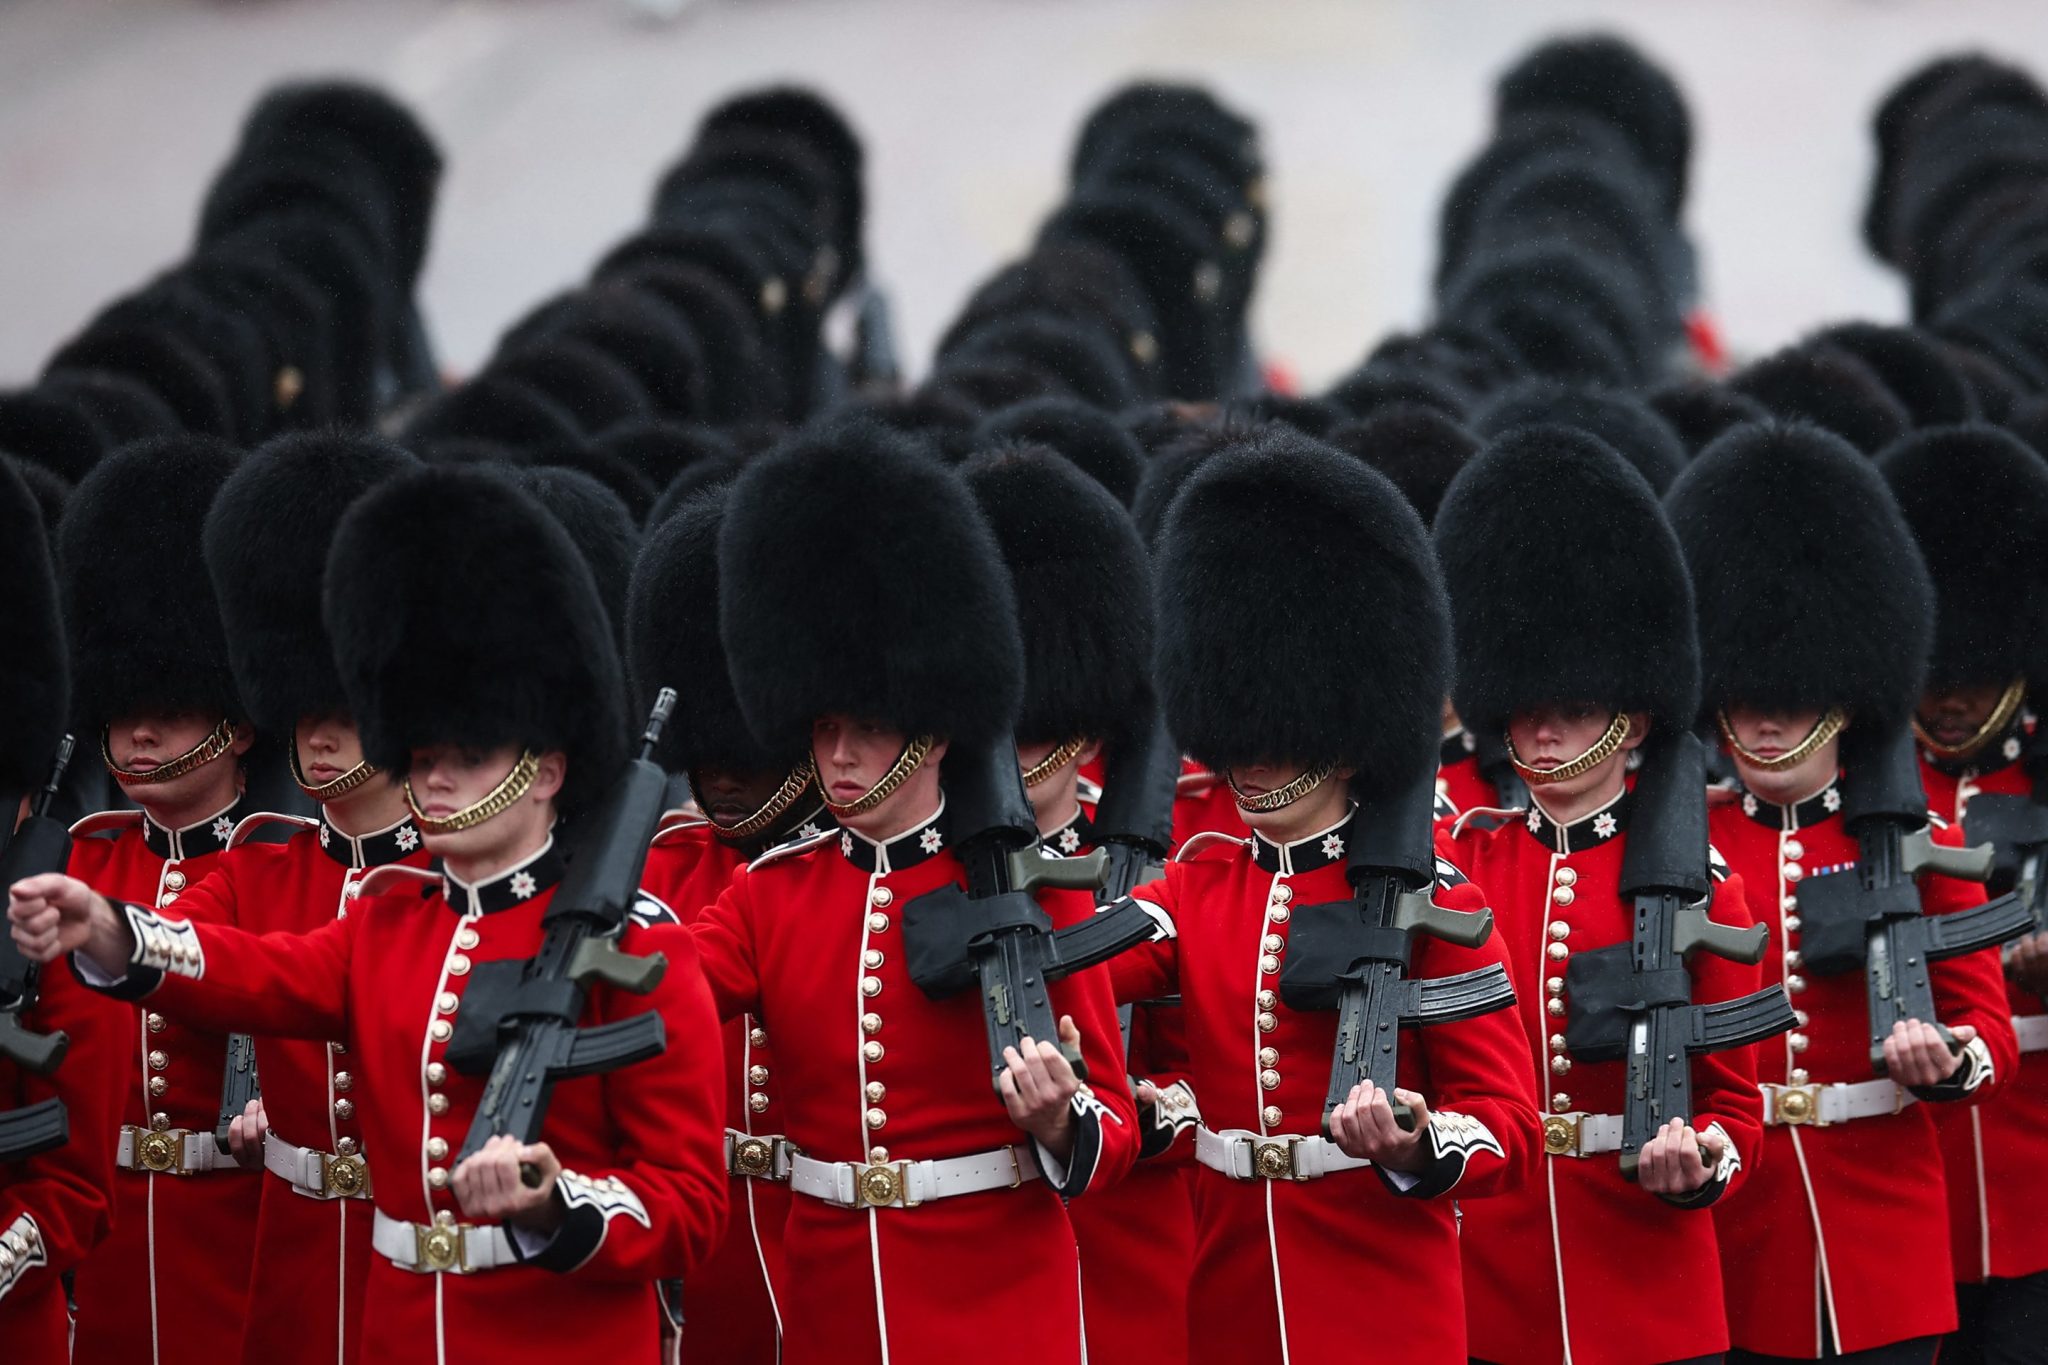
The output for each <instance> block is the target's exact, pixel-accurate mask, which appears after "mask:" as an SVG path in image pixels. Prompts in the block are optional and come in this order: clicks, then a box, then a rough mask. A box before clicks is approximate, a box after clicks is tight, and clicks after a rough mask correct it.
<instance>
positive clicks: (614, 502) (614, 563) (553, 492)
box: [510, 464, 640, 640]
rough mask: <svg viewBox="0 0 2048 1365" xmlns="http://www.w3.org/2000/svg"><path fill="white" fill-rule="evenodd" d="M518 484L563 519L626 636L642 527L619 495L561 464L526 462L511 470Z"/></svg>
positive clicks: (618, 633) (618, 628) (620, 633)
mask: <svg viewBox="0 0 2048 1365" xmlns="http://www.w3.org/2000/svg"><path fill="white" fill-rule="evenodd" d="M510 473H511V477H512V480H513V482H515V483H517V484H518V485H519V486H520V487H521V488H523V489H525V490H526V492H527V494H528V495H529V496H531V497H532V498H533V500H534V501H535V502H537V503H539V504H540V505H541V506H542V507H545V508H547V509H548V512H549V514H550V515H552V516H553V517H554V519H555V520H556V521H558V522H560V523H561V525H562V529H563V530H565V531H567V532H568V533H569V539H570V540H571V541H573V542H575V545H576V551H577V553H578V554H581V555H582V556H583V562H584V563H585V564H587V565H589V566H590V577H591V581H592V582H594V583H595V584H596V585H597V597H598V600H599V601H600V602H603V603H604V610H605V615H606V616H607V617H608V618H610V620H611V622H612V624H613V626H614V627H616V629H614V631H613V632H612V633H613V635H614V636H615V637H617V638H618V639H620V640H623V639H624V638H625V628H626V625H625V623H626V585H627V583H628V582H629V581H630V580H631V579H632V577H633V561H634V559H635V558H636V557H637V556H638V554H639V552H640V528H639V527H638V526H636V525H635V524H634V522H633V514H632V511H631V510H630V509H629V508H628V507H627V506H626V503H625V501H624V500H623V499H622V498H620V497H619V495H618V494H617V493H614V492H612V490H611V489H609V488H607V487H605V486H604V484H603V483H601V482H600V481H598V480H597V479H596V478H595V477H593V476H592V475H590V474H586V473H584V472H583V471H582V470H580V469H570V468H566V467H564V466H562V465H551V464H533V465H522V466H520V467H518V468H516V469H513V470H511V471H510Z"/></svg>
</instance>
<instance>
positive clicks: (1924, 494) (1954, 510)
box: [1877, 425, 2048, 686]
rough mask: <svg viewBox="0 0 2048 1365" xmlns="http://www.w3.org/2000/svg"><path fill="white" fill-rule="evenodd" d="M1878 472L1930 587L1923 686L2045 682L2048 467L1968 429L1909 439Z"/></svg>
mask: <svg viewBox="0 0 2048 1365" xmlns="http://www.w3.org/2000/svg"><path fill="white" fill-rule="evenodd" d="M1877 467H1878V471H1879V472H1880V473H1882V474H1883V475H1884V477H1885V481H1886V482H1887V483H1889V484H1890V485H1891V490H1892V497H1893V498H1894V499H1895V500H1896V501H1897V502H1898V504H1899V511H1900V512H1901V513H1902V514H1904V516H1905V518H1906V524H1907V525H1908V526H1910V527H1911V528H1912V529H1913V536H1914V538H1915V540H1917V541H1918V543H1919V546H1920V554H1921V557H1922V558H1923V559H1925V560H1926V561H1927V572H1928V575H1929V577H1931V578H1932V579H1933V580H1934V594H1935V602H1936V606H1937V613H1936V616H1935V622H1934V656H1933V661H1932V663H1931V665H1930V667H1929V669H1928V677H1927V681H1928V683H1929V684H1930V685H1934V686H1940V685H1953V684H1982V683H1996V684H2003V683H2007V682H2010V681H2012V680H2013V679H2014V678H2026V679H2027V680H2028V681H2029V682H2033V681H2035V680H2039V681H2040V682H2042V683H2044V684H2048V559H2044V557H2043V556H2042V554H2041V535H2042V528H2044V527H2048V460H2044V459H2043V458H2042V457H2041V456H2040V455H2039V454H2037V453H2036V452H2035V451H2034V450H2032V449H2031V448H2030V447H2028V446H2027V444H2026V443H2025V442H2023V441H2021V440H2020V439H2019V438H2018V437H2016V436H2013V435H2011V434H2010V433H2008V432H2005V431H2001V430H2000V429H1998V428H1997V427H1992V426H1981V425H1973V426H1950V427H1930V428H1927V429H1926V430H1924V431H1917V432H1914V433H1913V434H1912V435H1911V436H1908V437H1906V438H1905V439H1904V440H1902V441H1900V442H1898V443H1897V444H1896V445H1894V446H1892V447H1891V448H1890V449H1889V450H1887V451H1885V452H1884V453H1883V454H1882V455H1880V456H1879V457H1878V462H1877Z"/></svg>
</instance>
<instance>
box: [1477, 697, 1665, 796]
mask: <svg viewBox="0 0 2048 1365" xmlns="http://www.w3.org/2000/svg"><path fill="white" fill-rule="evenodd" d="M1629 722H1630V724H1629V732H1628V737H1627V738H1626V739H1624V740H1622V742H1621V747H1620V748H1619V749H1616V750H1615V751H1614V753H1613V754H1611V755H1609V756H1608V757H1607V758H1606V759H1605V760H1603V761H1601V762H1599V763H1596V764H1594V765H1593V766H1592V767H1590V768H1588V769H1586V771H1584V772H1582V773H1580V774H1579V775H1578V776H1576V777H1567V778H1564V779H1563V780H1561V781H1558V782H1551V783H1546V784H1542V785H1540V786H1539V785H1536V784H1533V783H1532V784H1531V785H1532V786H1535V790H1536V795H1537V796H1538V797H1539V798H1540V799H1542V800H1545V801H1548V802H1552V803H1558V804H1562V803H1566V802H1570V801H1573V800H1576V799H1577V798H1579V797H1581V796H1585V795H1586V794H1588V793H1590V792H1596V791H1598V790H1600V789H1602V788H1603V787H1604V786H1606V785H1607V784H1609V783H1611V782H1613V781H1614V780H1615V775H1616V774H1617V773H1618V772H1619V771H1621V769H1622V767H1623V766H1624V764H1625V763H1626V762H1627V754H1628V751H1629V750H1631V749H1634V748H1636V747H1638V746H1640V745H1641V744H1642V742H1643V740H1644V738H1645V737H1646V736H1647V735H1648V734H1649V732H1650V718H1649V716H1648V715H1647V714H1644V713H1640V712H1631V713H1630V715H1629ZM1612 724H1614V709H1613V708H1612V707H1607V706H1596V705H1593V704H1591V703H1588V702H1564V703H1559V704H1556V705H1551V706H1536V707H1530V708H1529V709H1527V710H1523V711H1517V712H1515V714H1513V715H1512V716H1509V717H1508V742H1509V743H1511V744H1513V745H1514V746H1515V757H1517V758H1519V759H1520V760H1521V761H1522V764H1523V766H1525V767H1529V768H1534V769H1535V770H1536V771H1537V772H1548V771H1550V770H1551V769H1553V768H1560V767H1563V766H1564V765H1565V764H1567V763H1569V762H1571V761H1572V760H1573V759H1575V758H1577V757H1578V756H1579V755H1581V754H1583V753H1585V752H1586V750H1588V749H1590V748H1592V747H1593V746H1594V745H1595V744H1598V743H1599V742H1600V738H1601V736H1603V735H1605V734H1606V733H1607V727H1608V726H1610V725H1612Z"/></svg>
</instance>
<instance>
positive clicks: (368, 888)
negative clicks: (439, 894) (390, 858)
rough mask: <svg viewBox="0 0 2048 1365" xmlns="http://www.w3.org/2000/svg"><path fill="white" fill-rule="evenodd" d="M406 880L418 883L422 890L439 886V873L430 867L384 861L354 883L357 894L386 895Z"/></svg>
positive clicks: (399, 887) (401, 887) (401, 888)
mask: <svg viewBox="0 0 2048 1365" xmlns="http://www.w3.org/2000/svg"><path fill="white" fill-rule="evenodd" d="M407 882H413V883H416V884H418V885H419V887H420V889H421V890H422V891H425V890H426V889H427V888H429V887H434V888H439V886H440V885H441V874H440V873H439V872H436V871H435V870H434V869H432V868H430V867H409V866H407V865H406V864H404V863H386V864H384V866H382V867H373V868H371V869H370V870H369V872H367V873H366V874H364V876H363V879H362V880H361V881H359V882H357V883H356V886H357V887H358V888H359V889H358V890H357V892H356V894H357V895H358V896H388V895H391V894H392V893H393V892H395V891H401V890H403V889H404V888H405V884H406V883H407Z"/></svg>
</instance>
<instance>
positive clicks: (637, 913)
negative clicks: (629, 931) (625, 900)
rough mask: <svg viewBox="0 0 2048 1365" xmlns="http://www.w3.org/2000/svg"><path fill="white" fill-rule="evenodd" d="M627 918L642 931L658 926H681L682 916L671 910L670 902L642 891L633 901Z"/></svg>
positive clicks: (649, 892)
mask: <svg viewBox="0 0 2048 1365" xmlns="http://www.w3.org/2000/svg"><path fill="white" fill-rule="evenodd" d="M626 916H627V918H629V919H631V920H632V921H633V923H635V924H637V925H639V926H640V927H641V928H642V929H647V928H651V927H653V926H654V925H657V924H681V923H682V922H683V919H682V916H680V915H678V914H677V913H676V912H675V911H673V910H671V909H669V905H668V902H667V901H665V900H663V899H662V898H661V897H659V896H657V895H655V894H654V893H653V892H651V891H646V890H642V891H641V892H640V894H639V895H638V896H636V897H635V898H634V900H633V908H632V909H630V910H628V911H627V912H626Z"/></svg>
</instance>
